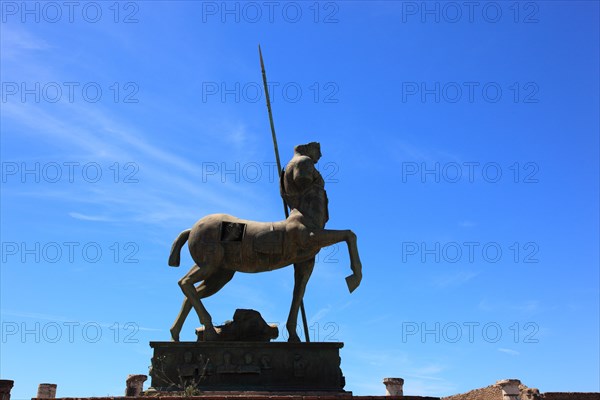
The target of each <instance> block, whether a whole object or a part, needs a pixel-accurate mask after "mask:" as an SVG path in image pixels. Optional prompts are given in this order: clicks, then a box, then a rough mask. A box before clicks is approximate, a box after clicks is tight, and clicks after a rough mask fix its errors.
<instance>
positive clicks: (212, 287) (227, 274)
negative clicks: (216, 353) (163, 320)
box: [170, 269, 235, 342]
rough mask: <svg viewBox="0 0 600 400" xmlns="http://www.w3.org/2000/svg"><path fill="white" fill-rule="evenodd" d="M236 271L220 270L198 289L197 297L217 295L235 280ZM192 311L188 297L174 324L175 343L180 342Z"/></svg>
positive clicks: (173, 337) (172, 333)
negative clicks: (184, 326)
mask: <svg viewBox="0 0 600 400" xmlns="http://www.w3.org/2000/svg"><path fill="white" fill-rule="evenodd" d="M234 274H235V271H230V270H226V269H220V270H217V271H215V272H214V273H213V274H212V275H211V276H209V277H208V278H207V279H206V280H205V281H203V282H202V283H201V284H200V285H198V287H196V296H197V297H198V298H199V299H204V298H206V297H209V296H212V295H213V294H215V293H217V292H218V291H219V290H221V289H222V288H223V286H225V284H227V282H229V281H230V280H231V278H233V275H234ZM191 310H192V303H190V301H189V300H188V298H187V297H186V298H185V299H184V300H183V304H182V305H181V311H179V315H178V316H177V319H176V320H175V323H173V326H172V327H171V330H170V331H171V340H173V341H174V342H179V333H180V332H181V328H183V323H184V322H185V319H186V318H187V316H188V314H189V313H190V311H191Z"/></svg>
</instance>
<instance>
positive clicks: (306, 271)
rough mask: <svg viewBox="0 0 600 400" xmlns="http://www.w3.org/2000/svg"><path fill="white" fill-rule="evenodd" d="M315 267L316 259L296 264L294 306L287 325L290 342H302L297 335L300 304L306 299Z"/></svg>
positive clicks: (291, 308)
mask: <svg viewBox="0 0 600 400" xmlns="http://www.w3.org/2000/svg"><path fill="white" fill-rule="evenodd" d="M314 266H315V259H314V258H312V259H310V260H308V261H304V262H301V263H297V264H294V295H293V297H292V306H291V307H290V314H289V316H288V320H287V323H286V327H287V331H288V333H289V338H288V342H300V338H299V337H298V334H297V333H296V325H297V324H298V310H299V309H300V303H302V299H303V298H304V291H305V290H306V284H307V283H308V279H309V278H310V275H311V274H312V271H313V268H314Z"/></svg>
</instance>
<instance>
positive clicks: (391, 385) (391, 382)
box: [383, 378, 404, 396]
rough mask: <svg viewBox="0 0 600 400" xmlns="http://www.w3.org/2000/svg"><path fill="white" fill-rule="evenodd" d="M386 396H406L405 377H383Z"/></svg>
mask: <svg viewBox="0 0 600 400" xmlns="http://www.w3.org/2000/svg"><path fill="white" fill-rule="evenodd" d="M383 384H384V385H385V395H386V396H404V390H403V387H404V379H402V378H383Z"/></svg>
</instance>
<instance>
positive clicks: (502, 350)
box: [498, 348, 521, 356]
mask: <svg viewBox="0 0 600 400" xmlns="http://www.w3.org/2000/svg"><path fill="white" fill-rule="evenodd" d="M498 351H499V352H501V353H506V354H510V355H511V356H518V355H520V354H521V353H519V352H518V351H516V350H512V349H505V348H499V349H498Z"/></svg>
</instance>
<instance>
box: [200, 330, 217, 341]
mask: <svg viewBox="0 0 600 400" xmlns="http://www.w3.org/2000/svg"><path fill="white" fill-rule="evenodd" d="M217 340H219V334H218V333H217V331H216V330H215V329H214V328H213V329H206V328H205V329H204V341H205V342H215V341H217Z"/></svg>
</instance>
